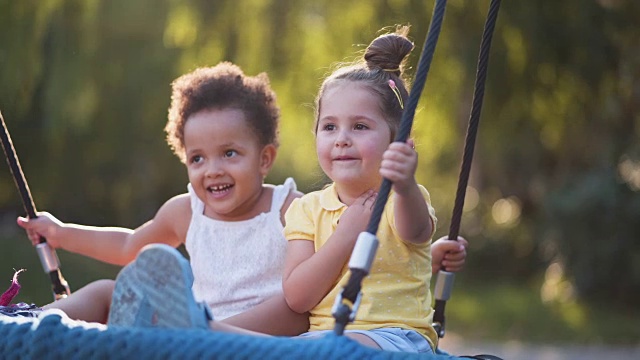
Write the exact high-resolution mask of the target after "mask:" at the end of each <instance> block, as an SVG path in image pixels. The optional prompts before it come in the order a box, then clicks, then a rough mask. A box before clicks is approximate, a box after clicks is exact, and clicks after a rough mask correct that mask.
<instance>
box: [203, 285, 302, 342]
mask: <svg viewBox="0 0 640 360" xmlns="http://www.w3.org/2000/svg"><path fill="white" fill-rule="evenodd" d="M219 322H220V323H225V324H228V325H232V326H234V327H239V328H243V329H246V330H250V331H255V332H259V333H264V334H269V335H277V336H296V335H300V334H302V333H303V332H306V331H308V330H309V314H299V313H297V312H295V311H293V310H291V309H290V308H289V306H288V305H287V302H286V301H285V299H284V295H278V296H274V297H272V298H270V299H267V300H266V301H264V302H263V303H261V304H260V305H257V306H256V307H254V308H252V309H250V310H247V311H245V312H243V313H240V314H238V315H234V316H232V317H229V318H227V319H224V320H222V321H219ZM214 329H215V328H214Z"/></svg>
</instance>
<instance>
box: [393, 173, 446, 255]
mask: <svg viewBox="0 0 640 360" xmlns="http://www.w3.org/2000/svg"><path fill="white" fill-rule="evenodd" d="M418 188H419V189H420V192H421V193H422V197H423V198H424V201H425V202H426V203H427V208H428V209H429V217H430V218H431V220H432V221H433V231H432V232H431V240H433V235H434V234H435V233H436V225H438V218H437V217H436V210H435V209H434V208H433V206H431V195H429V191H427V189H426V188H425V187H424V186H422V185H420V184H418ZM395 198H396V194H395V192H392V193H391V195H390V196H389V201H387V204H386V205H385V207H384V213H385V218H386V220H387V221H388V222H389V225H390V226H391V231H392V232H393V234H394V236H396V237H397V238H398V239H400V236H399V235H398V229H397V228H396V215H395V212H394V211H393V204H394V201H395ZM425 220H426V221H429V220H428V219H425ZM429 243H430V241H427V242H426V243H425V244H429ZM414 245H415V244H414Z"/></svg>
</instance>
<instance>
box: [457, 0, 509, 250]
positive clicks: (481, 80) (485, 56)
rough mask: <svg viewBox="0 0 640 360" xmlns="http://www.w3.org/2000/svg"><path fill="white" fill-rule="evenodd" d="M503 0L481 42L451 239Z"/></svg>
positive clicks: (495, 5) (492, 8) (495, 1)
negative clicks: (492, 42) (492, 41)
mask: <svg viewBox="0 0 640 360" xmlns="http://www.w3.org/2000/svg"><path fill="white" fill-rule="evenodd" d="M500 2H501V0H491V4H490V5H489V12H488V14H487V20H486V22H485V27H484V32H483V34H482V41H481V43H480V55H479V56H478V68H477V71H476V83H475V90H474V94H473V103H472V105H471V114H470V116H469V126H468V128H467V136H466V140H465V145H464V154H463V157H462V165H461V167H460V176H459V178H458V189H457V191H456V199H455V203H454V206H453V214H452V215H451V226H450V227H449V239H450V240H457V239H458V234H459V232H460V220H461V218H462V209H463V207H464V197H465V194H466V191H467V184H468V183H469V173H470V172H471V161H472V159H473V150H474V147H475V144H476V135H477V134H478V125H479V124H480V112H481V110H482V100H483V99H484V85H485V82H486V79H487V66H488V63H489V50H490V48H491V39H492V37H493V30H494V29H495V26H496V19H497V17H498V10H499V9H500Z"/></svg>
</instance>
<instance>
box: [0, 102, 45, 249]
mask: <svg viewBox="0 0 640 360" xmlns="http://www.w3.org/2000/svg"><path fill="white" fill-rule="evenodd" d="M0 120H1V121H2V130H3V131H2V132H1V133H0V137H1V139H2V149H3V150H4V155H5V157H6V158H7V163H8V164H9V169H10V170H11V175H13V180H14V181H15V183H16V186H17V187H18V191H19V192H20V198H21V199H22V205H23V206H24V210H25V211H26V212H27V215H28V216H29V217H30V218H34V217H36V206H35V204H34V202H33V197H32V196H31V191H30V190H29V185H28V184H27V180H26V179H25V177H24V173H23V172H22V167H21V166H20V160H18V157H17V155H16V150H15V148H14V147H13V141H11V136H10V135H9V129H7V124H5V122H4V117H3V116H2V113H0ZM44 241H45V240H44V239H41V240H40V242H44Z"/></svg>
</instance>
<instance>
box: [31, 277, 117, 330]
mask: <svg viewBox="0 0 640 360" xmlns="http://www.w3.org/2000/svg"><path fill="white" fill-rule="evenodd" d="M114 285H115V281H113V280H98V281H94V282H92V283H90V284H88V285H86V286H85V287H83V288H81V289H79V290H77V291H75V292H73V293H72V294H71V295H69V296H68V297H67V298H64V299H60V300H58V301H55V302H52V303H51V304H48V305H45V306H44V307H43V309H45V310H46V309H60V310H62V311H64V312H65V313H66V314H67V316H69V318H71V319H74V320H82V321H87V322H99V323H102V324H106V323H107V316H108V314H109V306H110V304H111V295H112V294H113V287H114Z"/></svg>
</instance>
